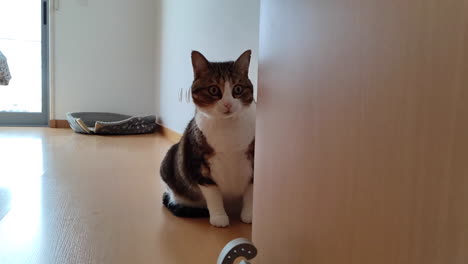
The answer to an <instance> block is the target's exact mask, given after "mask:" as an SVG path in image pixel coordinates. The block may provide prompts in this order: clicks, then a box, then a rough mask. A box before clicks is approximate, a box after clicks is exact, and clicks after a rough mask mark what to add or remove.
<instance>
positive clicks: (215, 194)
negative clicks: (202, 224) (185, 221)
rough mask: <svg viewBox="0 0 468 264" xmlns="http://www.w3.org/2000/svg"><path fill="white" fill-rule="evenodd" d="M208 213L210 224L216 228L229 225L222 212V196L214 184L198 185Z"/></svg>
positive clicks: (223, 211) (226, 216)
mask: <svg viewBox="0 0 468 264" xmlns="http://www.w3.org/2000/svg"><path fill="white" fill-rule="evenodd" d="M199 186H200V190H201V192H202V193H203V196H204V197H205V200H206V205H207V207H208V211H209V212H210V223H211V224H212V225H214V226H217V227H226V226H228V225H229V217H228V215H227V214H226V211H225V210H224V202H223V195H222V194H221V191H220V190H219V188H218V186H216V185H215V184H209V185H199Z"/></svg>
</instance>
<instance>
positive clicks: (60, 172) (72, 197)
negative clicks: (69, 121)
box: [0, 128, 251, 264]
mask: <svg viewBox="0 0 468 264" xmlns="http://www.w3.org/2000/svg"><path fill="white" fill-rule="evenodd" d="M169 146H170V142H169V141H167V140H166V139H164V138H162V137H160V136H158V135H143V136H120V137H100V136H87V135H80V134H75V133H73V132H72V131H71V130H69V129H48V128H0V191H2V193H3V196H1V197H3V198H2V199H3V201H4V202H3V203H1V202H0V206H1V207H3V209H4V210H8V207H10V208H11V209H9V211H8V212H7V213H6V215H5V216H4V217H3V219H1V220H0V263H8V264H15V263H41V264H42V263H43V264H52V263H60V264H74V263H99V264H105V263H112V264H118V263H125V264H130V263H132V264H133V263H161V264H163V263H164V264H170V263H177V264H194V263H203V264H209V263H213V264H214V263H216V258H217V255H218V254H219V252H220V250H221V249H222V247H223V246H224V245H225V243H227V242H228V241H230V240H231V239H234V238H237V237H247V238H250V233H251V227H250V225H246V224H243V223H240V222H239V221H238V220H237V219H236V220H234V221H232V225H231V227H229V228H226V229H219V228H215V227H212V226H210V225H209V223H208V220H207V219H198V220H194V219H182V218H176V217H174V216H172V215H171V214H170V213H169V212H168V211H167V210H165V208H163V206H162V204H161V194H162V191H163V189H162V186H161V183H160V179H159V175H158V173H157V172H158V170H159V164H160V161H161V158H162V157H163V155H164V154H165V152H166V150H167V149H168V147H169ZM5 197H7V198H5ZM8 197H9V198H8ZM5 201H6V202H5ZM1 211H2V208H0V212H1ZM0 217H1V216H0Z"/></svg>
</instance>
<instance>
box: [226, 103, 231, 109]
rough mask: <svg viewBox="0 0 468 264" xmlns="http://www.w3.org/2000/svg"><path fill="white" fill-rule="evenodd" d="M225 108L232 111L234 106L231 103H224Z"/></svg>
mask: <svg viewBox="0 0 468 264" xmlns="http://www.w3.org/2000/svg"><path fill="white" fill-rule="evenodd" d="M224 107H226V108H227V109H228V110H230V109H231V107H232V104H231V103H224Z"/></svg>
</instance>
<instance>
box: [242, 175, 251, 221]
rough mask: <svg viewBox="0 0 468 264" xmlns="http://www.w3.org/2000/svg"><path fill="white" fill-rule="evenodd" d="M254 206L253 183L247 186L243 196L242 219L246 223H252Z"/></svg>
mask: <svg viewBox="0 0 468 264" xmlns="http://www.w3.org/2000/svg"><path fill="white" fill-rule="evenodd" d="M252 208H253V183H250V184H249V185H248V186H247V189H246V190H245V192H244V196H243V197H242V212H241V220H242V222H244V223H247V224H250V223H252Z"/></svg>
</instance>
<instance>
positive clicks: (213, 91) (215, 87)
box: [208, 86, 219, 96]
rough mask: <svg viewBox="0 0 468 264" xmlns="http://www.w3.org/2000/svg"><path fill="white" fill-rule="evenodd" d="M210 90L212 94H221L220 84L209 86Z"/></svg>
mask: <svg viewBox="0 0 468 264" xmlns="http://www.w3.org/2000/svg"><path fill="white" fill-rule="evenodd" d="M208 92H209V93H210V94H211V95H212V96H218V95H219V88H218V86H210V87H209V88H208Z"/></svg>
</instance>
